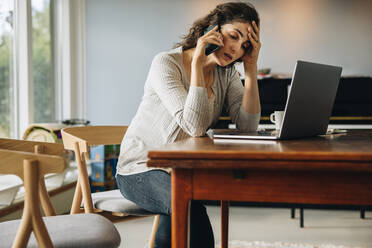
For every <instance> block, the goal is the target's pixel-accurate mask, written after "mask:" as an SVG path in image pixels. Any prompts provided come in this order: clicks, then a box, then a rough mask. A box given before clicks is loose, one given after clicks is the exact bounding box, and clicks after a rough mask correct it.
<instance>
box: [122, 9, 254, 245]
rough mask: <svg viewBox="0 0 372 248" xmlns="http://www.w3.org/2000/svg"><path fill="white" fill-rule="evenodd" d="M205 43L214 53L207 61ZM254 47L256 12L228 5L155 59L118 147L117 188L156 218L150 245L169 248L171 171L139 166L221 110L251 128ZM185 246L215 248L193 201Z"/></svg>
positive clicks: (195, 132)
mask: <svg viewBox="0 0 372 248" xmlns="http://www.w3.org/2000/svg"><path fill="white" fill-rule="evenodd" d="M214 25H216V26H215V27H213V26H214ZM207 28H210V29H211V28H212V29H211V30H210V31H208V32H206V30H207ZM208 44H214V45H217V46H219V47H220V48H219V49H218V50H216V51H215V52H213V53H212V54H210V55H208V56H207V55H206V53H205V50H206V47H207V45H208ZM260 47H261V43H260V31H259V17H258V14H257V12H256V10H255V8H254V7H253V6H252V5H250V4H246V3H242V2H232V3H225V4H220V5H218V6H217V7H216V8H215V9H214V10H213V11H212V12H210V14H209V15H207V16H205V17H204V18H201V19H199V20H197V21H196V22H195V23H194V24H193V26H192V27H191V29H190V32H189V34H188V35H186V36H185V37H184V39H183V41H182V42H181V43H179V44H177V45H176V48H175V49H173V50H170V51H167V52H163V53H160V54H158V55H157V56H156V57H155V58H154V60H153V62H152V65H151V68H150V71H149V74H148V77H147V80H146V83H145V87H144V96H143V98H142V102H141V103H140V106H139V108H138V111H137V114H136V115H135V117H134V119H133V120H132V122H131V124H130V126H129V128H128V130H127V133H126V135H125V137H124V139H123V142H122V145H121V153H120V158H119V162H118V172H117V182H118V185H119V188H120V191H121V193H122V194H123V195H124V196H125V197H126V198H127V199H129V200H131V201H133V202H135V203H136V204H137V205H139V206H140V207H142V208H144V209H146V210H148V211H151V212H154V213H158V214H160V223H159V228H158V231H157V234H156V247H161V248H165V247H171V217H170V216H171V183H170V173H171V171H169V170H160V169H155V168H148V167H146V160H147V151H148V150H150V149H155V148H157V147H159V146H162V145H164V144H167V143H172V142H176V141H180V140H183V139H186V138H189V137H197V136H202V135H205V133H206V131H207V129H208V128H210V127H213V125H215V124H216V122H217V121H218V117H219V115H220V114H221V111H222V106H223V105H224V104H226V105H227V110H228V112H229V114H230V116H231V119H232V121H233V122H234V123H236V126H237V128H238V129H240V130H242V131H252V130H256V129H257V126H258V122H259V118H260V101H259V94H258V86H257V58H258V54H259V50H260ZM236 61H242V62H243V63H244V69H245V85H244V86H243V85H242V83H241V80H240V77H239V74H238V72H237V71H236V70H235V68H234V66H232V65H233V64H234V63H235V62H236ZM190 245H191V247H193V248H195V247H203V248H206V247H214V237H213V231H212V228H211V224H210V221H209V218H208V215H207V213H206V209H205V207H204V206H203V205H202V204H201V203H200V202H197V201H193V202H192V203H191V230H190Z"/></svg>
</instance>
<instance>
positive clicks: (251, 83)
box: [242, 68, 261, 114]
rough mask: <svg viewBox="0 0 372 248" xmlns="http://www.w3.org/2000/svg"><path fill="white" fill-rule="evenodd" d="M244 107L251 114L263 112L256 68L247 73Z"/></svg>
mask: <svg viewBox="0 0 372 248" xmlns="http://www.w3.org/2000/svg"><path fill="white" fill-rule="evenodd" d="M242 107H243V109H244V110H245V111H246V112H247V113H250V114H257V113H259V112H261V105H260V96H259V92H258V84H257V69H255V68H253V69H252V70H250V71H246V72H245V77H244V95H243V100H242Z"/></svg>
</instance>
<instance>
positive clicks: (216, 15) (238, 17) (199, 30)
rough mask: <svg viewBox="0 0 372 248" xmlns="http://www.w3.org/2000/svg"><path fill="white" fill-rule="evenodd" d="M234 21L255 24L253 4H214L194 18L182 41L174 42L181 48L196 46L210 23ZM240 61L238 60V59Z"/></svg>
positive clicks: (258, 20)
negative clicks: (209, 10)
mask: <svg viewBox="0 0 372 248" xmlns="http://www.w3.org/2000/svg"><path fill="white" fill-rule="evenodd" d="M234 21H242V22H249V23H252V21H255V22H256V23H257V25H259V23H260V18H259V16H258V13H257V11H256V9H255V8H254V6H253V5H252V4H250V3H246V2H245V3H244V2H229V3H223V4H219V5H217V6H216V8H215V9H214V10H212V11H211V12H210V13H209V14H208V15H206V16H205V17H203V18H200V19H198V20H196V21H195V22H194V23H193V25H192V27H191V28H190V30H189V33H188V34H187V35H184V36H182V41H181V42H179V43H177V44H175V46H174V47H175V48H176V47H182V50H183V51H185V50H187V49H190V48H193V47H196V43H197V41H198V39H199V37H201V36H203V35H204V30H205V29H206V28H208V27H209V26H212V25H220V26H222V25H224V24H228V23H232V22H234ZM238 61H240V60H238Z"/></svg>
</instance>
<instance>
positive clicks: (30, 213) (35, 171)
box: [0, 139, 66, 247]
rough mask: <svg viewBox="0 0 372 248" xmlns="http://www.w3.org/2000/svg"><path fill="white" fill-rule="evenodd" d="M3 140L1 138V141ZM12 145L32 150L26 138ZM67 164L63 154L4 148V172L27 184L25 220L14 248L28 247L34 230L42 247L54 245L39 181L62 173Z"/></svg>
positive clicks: (0, 164) (0, 170)
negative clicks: (42, 211) (45, 219)
mask: <svg viewBox="0 0 372 248" xmlns="http://www.w3.org/2000/svg"><path fill="white" fill-rule="evenodd" d="M3 141H4V140H3V139H0V143H2V142H3ZM9 142H10V143H9ZM24 142H25V143H24ZM4 143H5V142H3V143H2V144H4ZM8 144H12V146H11V147H12V149H15V146H18V147H23V148H25V147H27V149H28V145H29V143H28V142H26V141H15V140H12V141H8ZM38 145H40V144H38ZM44 147H47V148H46V150H53V148H52V147H53V145H51V146H49V145H48V144H44ZM34 149H35V148H34ZM65 167H66V163H65V160H64V159H63V158H62V157H61V156H55V155H44V154H35V153H30V152H23V151H14V150H6V149H0V174H13V175H17V176H19V177H20V178H21V179H22V180H23V182H24V187H25V200H24V209H23V215H22V221H21V225H20V226H19V228H18V232H17V235H16V237H15V240H14V243H13V247H26V246H27V243H28V240H29V238H30V235H31V232H32V231H33V232H34V234H35V237H36V239H37V241H38V244H39V246H40V247H53V244H52V241H51V239H50V236H49V234H48V231H47V229H46V226H45V224H44V222H43V219H42V215H41V211H40V196H39V189H40V187H39V186H40V185H39V183H40V181H41V179H43V178H44V175H45V174H48V173H61V172H63V170H64V169H65Z"/></svg>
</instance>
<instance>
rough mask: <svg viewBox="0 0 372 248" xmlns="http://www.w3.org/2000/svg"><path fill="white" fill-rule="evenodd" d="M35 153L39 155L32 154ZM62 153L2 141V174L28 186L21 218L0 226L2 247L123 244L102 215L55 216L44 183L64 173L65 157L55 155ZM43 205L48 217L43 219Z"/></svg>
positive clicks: (39, 145)
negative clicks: (11, 175) (48, 176)
mask: <svg viewBox="0 0 372 248" xmlns="http://www.w3.org/2000/svg"><path fill="white" fill-rule="evenodd" d="M4 148H6V149H4ZM19 150H20V151H19ZM32 150H34V151H36V153H39V154H35V153H33V152H30V151H32ZM61 151H63V146H61V145H58V144H51V143H41V142H31V141H20V140H10V139H0V173H1V174H14V175H17V176H19V177H20V178H21V179H22V180H23V182H24V187H25V200H24V209H23V215H22V219H21V220H14V221H6V222H2V223H0V230H1V232H0V247H13V248H18V247H42V248H44V247H45V248H46V247H48V248H50V247H118V246H119V245H120V235H119V233H118V231H117V230H116V228H115V226H114V225H113V224H112V223H111V222H110V221H108V220H107V219H106V218H104V217H102V216H99V215H96V214H79V215H60V216H53V215H55V211H54V208H53V206H52V204H51V202H50V199H49V197H48V193H47V191H46V189H45V185H44V186H41V184H43V183H41V182H42V181H44V175H45V174H48V173H61V172H63V170H64V169H65V168H66V164H65V160H64V159H63V157H61V156H56V154H60V152H61ZM41 152H44V153H45V154H40V153H41ZM53 154H54V155H53ZM40 202H41V205H42V207H43V210H44V213H45V215H46V216H47V217H43V218H42V214H41V210H40ZM13 240H14V242H13Z"/></svg>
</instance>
